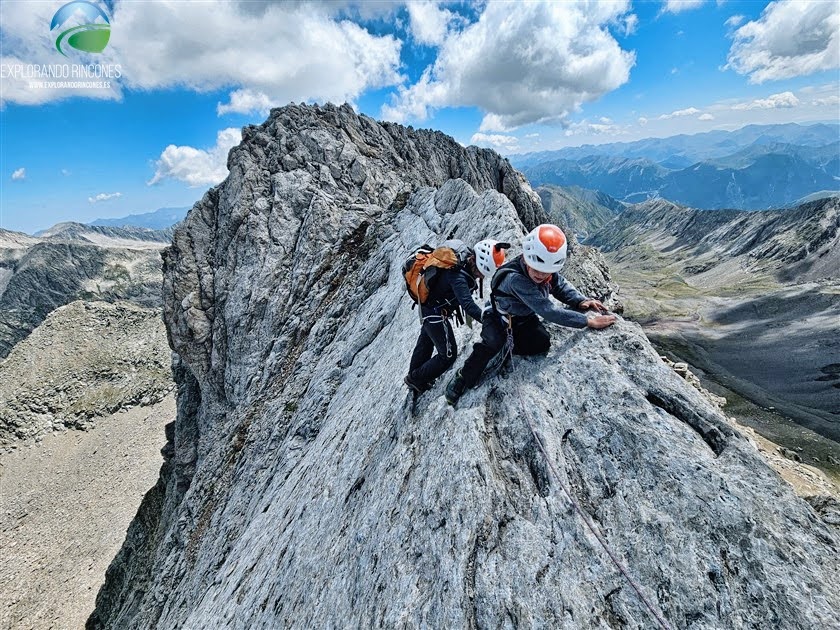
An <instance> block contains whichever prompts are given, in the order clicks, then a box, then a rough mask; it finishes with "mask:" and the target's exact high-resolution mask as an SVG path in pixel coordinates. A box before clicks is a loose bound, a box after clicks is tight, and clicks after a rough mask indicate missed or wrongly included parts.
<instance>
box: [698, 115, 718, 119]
mask: <svg viewBox="0 0 840 630" xmlns="http://www.w3.org/2000/svg"><path fill="white" fill-rule="evenodd" d="M714 119H715V117H714V116H712V115H711V114H702V115H700V116H698V117H697V120H714Z"/></svg>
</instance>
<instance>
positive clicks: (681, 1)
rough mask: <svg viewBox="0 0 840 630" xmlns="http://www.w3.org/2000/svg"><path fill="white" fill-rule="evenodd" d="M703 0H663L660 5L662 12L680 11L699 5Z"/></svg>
mask: <svg viewBox="0 0 840 630" xmlns="http://www.w3.org/2000/svg"><path fill="white" fill-rule="evenodd" d="M704 1H705V0H665V5H664V6H663V7H662V12H663V13H680V12H681V11H690V10H691V9H696V8H698V7H700V6H701V5H702V4H703V2H704Z"/></svg>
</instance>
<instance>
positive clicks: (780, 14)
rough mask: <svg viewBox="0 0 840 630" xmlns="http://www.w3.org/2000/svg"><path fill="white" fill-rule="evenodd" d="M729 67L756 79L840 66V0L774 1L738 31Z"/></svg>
mask: <svg viewBox="0 0 840 630" xmlns="http://www.w3.org/2000/svg"><path fill="white" fill-rule="evenodd" d="M727 62H728V63H727V65H726V68H731V69H733V70H735V72H737V73H738V74H746V75H749V81H750V83H763V82H764V81H775V80H779V79H789V78H792V77H798V76H805V75H808V74H812V73H814V72H819V71H821V70H831V69H834V68H837V67H838V66H840V4H838V3H837V2H836V1H833V0H828V1H826V2H801V1H798V0H779V1H778V2H771V3H770V4H768V5H767V7H766V8H765V9H764V11H763V12H762V13H761V17H760V18H759V19H758V20H755V21H752V22H747V23H746V24H744V25H743V26H742V27H741V28H739V29H738V30H737V31H735V33H734V34H733V41H732V46H731V48H730V49H729V56H728V57H727Z"/></svg>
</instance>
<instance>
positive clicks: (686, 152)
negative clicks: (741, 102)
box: [511, 124, 840, 210]
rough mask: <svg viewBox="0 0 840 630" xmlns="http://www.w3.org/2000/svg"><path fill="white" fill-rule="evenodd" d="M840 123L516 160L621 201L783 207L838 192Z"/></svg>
mask: <svg viewBox="0 0 840 630" xmlns="http://www.w3.org/2000/svg"><path fill="white" fill-rule="evenodd" d="M838 138H840V126H838V125H825V124H819V125H810V126H800V125H795V124H791V125H775V126H757V125H752V126H749V127H746V128H744V129H742V130H739V131H738V132H723V131H718V132H709V133H707V134H698V135H697V136H675V137H673V138H664V139H656V138H650V139H647V140H641V141H638V142H634V143H617V144H607V145H599V146H584V147H575V148H570V149H562V150H560V151H551V152H543V153H538V154H528V155H526V156H513V157H512V158H511V161H512V163H513V164H514V165H516V166H517V167H519V168H521V169H522V171H523V173H524V174H525V175H526V177H528V179H529V181H530V182H531V183H532V184H533V185H535V186H540V185H548V184H555V185H560V186H580V187H583V188H589V189H596V190H599V191H602V192H604V193H606V194H608V195H611V196H613V197H615V198H617V199H619V200H621V201H623V202H628V203H636V202H641V201H645V200H646V199H651V198H654V199H655V198H664V199H668V200H671V201H674V202H676V203H680V204H684V205H687V206H691V207H694V208H701V209H720V208H735V209H744V210H763V209H769V208H782V207H786V206H789V205H792V204H795V203H796V202H797V201H799V200H801V199H802V198H804V197H807V196H808V195H811V194H813V193H816V192H818V191H834V190H837V189H838V188H840V141H839V140H838Z"/></svg>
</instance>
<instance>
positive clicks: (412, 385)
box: [403, 374, 429, 396]
mask: <svg viewBox="0 0 840 630" xmlns="http://www.w3.org/2000/svg"><path fill="white" fill-rule="evenodd" d="M403 383H405V384H406V385H407V386H408V389H410V390H411V391H413V392H414V395H415V396H419V395H420V394H422V393H423V392H425V391H426V390H427V389H429V388H428V387H424V386H423V385H422V384H420V383H417V382H416V381H414V380H413V379H412V378H411V374H406V375H405V378H404V379H403Z"/></svg>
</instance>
